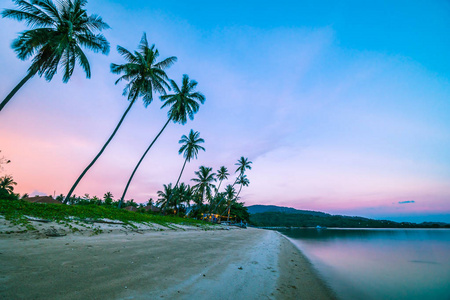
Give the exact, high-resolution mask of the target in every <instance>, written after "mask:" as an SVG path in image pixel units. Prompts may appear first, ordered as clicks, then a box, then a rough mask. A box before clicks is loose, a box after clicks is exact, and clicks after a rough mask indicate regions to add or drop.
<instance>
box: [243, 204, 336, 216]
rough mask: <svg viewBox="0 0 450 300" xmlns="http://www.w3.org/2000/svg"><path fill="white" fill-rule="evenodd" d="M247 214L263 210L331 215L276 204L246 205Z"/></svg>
mask: <svg viewBox="0 0 450 300" xmlns="http://www.w3.org/2000/svg"><path fill="white" fill-rule="evenodd" d="M247 210H248V213H249V214H260V213H265V212H279V213H287V214H307V215H313V216H331V215H330V214H327V213H323V212H320V211H313V210H299V209H295V208H292V207H284V206H276V205H251V206H247Z"/></svg>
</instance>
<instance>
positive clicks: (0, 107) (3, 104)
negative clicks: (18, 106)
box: [0, 72, 36, 111]
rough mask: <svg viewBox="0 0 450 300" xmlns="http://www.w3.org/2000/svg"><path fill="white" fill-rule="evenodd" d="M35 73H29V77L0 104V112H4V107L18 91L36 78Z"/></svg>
mask: <svg viewBox="0 0 450 300" xmlns="http://www.w3.org/2000/svg"><path fill="white" fill-rule="evenodd" d="M34 74H36V73H33V72H28V73H27V75H26V76H25V77H24V78H23V79H22V80H21V81H20V82H19V84H18V85H16V87H15V88H14V89H13V90H12V91H11V92H10V93H9V94H8V96H6V98H5V99H4V100H3V101H2V103H0V111H2V109H3V107H5V105H6V104H7V103H8V102H9V100H11V98H12V97H13V96H14V95H15V94H16V93H17V91H18V90H20V88H21V87H22V86H23V85H24V84H25V83H26V82H27V81H28V80H29V79H30V78H31V77H33V76H34Z"/></svg>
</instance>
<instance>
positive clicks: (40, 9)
mask: <svg viewBox="0 0 450 300" xmlns="http://www.w3.org/2000/svg"><path fill="white" fill-rule="evenodd" d="M14 3H15V4H16V5H17V6H18V9H5V10H3V11H2V17H3V18H11V19H14V20H17V21H24V22H25V23H26V24H27V25H28V26H29V27H31V28H32V29H30V30H25V31H23V32H21V33H20V34H19V37H17V38H16V39H15V40H14V41H13V43H12V45H11V47H12V48H13V49H14V51H15V52H16V54H17V57H18V58H19V59H20V60H26V59H28V58H30V57H33V59H32V62H31V66H30V67H29V68H28V71H27V74H26V76H25V77H24V78H23V79H22V80H21V81H20V82H19V84H17V86H16V87H15V88H14V89H13V90H12V91H11V92H10V93H9V94H8V95H7V96H6V98H5V99H4V100H3V101H2V102H1V103H0V111H1V110H2V109H3V107H4V106H5V105H6V104H7V103H8V102H9V100H11V98H12V97H13V96H14V95H15V94H16V93H17V91H18V90H19V89H20V88H21V87H22V86H23V85H24V84H25V83H26V82H27V81H28V80H29V79H30V78H32V77H33V76H34V75H36V74H38V75H39V76H44V77H45V79H46V80H47V81H51V80H52V78H53V76H54V75H55V74H56V72H57V70H58V65H59V66H61V68H62V69H63V71H64V73H63V82H64V83H66V82H68V81H69V79H70V77H71V76H72V74H73V71H74V69H75V64H76V63H78V64H79V65H80V67H81V68H82V69H83V71H84V72H85V73H86V77H87V78H90V77H91V67H90V65H89V61H88V59H87V57H86V55H85V54H84V52H83V50H82V48H86V49H89V50H92V51H94V52H101V53H103V54H108V53H109V43H108V41H107V40H106V38H105V37H104V36H103V35H102V34H95V32H97V31H102V30H103V29H108V28H109V26H108V24H106V23H105V22H103V20H102V18H101V17H100V16H98V15H88V14H87V13H86V10H85V9H84V6H85V5H86V4H87V1H86V0H74V1H72V0H62V1H58V2H57V4H55V3H53V1H52V0H45V1H44V0H41V1H39V0H31V1H28V2H27V1H23V0H14Z"/></svg>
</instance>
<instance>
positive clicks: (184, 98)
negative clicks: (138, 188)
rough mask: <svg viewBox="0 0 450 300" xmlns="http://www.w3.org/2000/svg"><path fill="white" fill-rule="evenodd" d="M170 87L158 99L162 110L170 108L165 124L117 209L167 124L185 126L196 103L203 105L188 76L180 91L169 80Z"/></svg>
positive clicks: (197, 106) (194, 109)
mask: <svg viewBox="0 0 450 300" xmlns="http://www.w3.org/2000/svg"><path fill="white" fill-rule="evenodd" d="M170 85H171V86H172V89H173V91H174V92H175V93H174V94H171V95H163V96H161V97H160V98H161V100H162V101H164V104H163V105H162V106H161V108H164V107H166V106H167V107H170V108H169V111H168V112H167V116H168V118H167V122H166V123H165V124H164V126H163V128H162V129H161V131H160V132H159V133H158V134H157V135H156V137H155V138H154V139H153V141H152V142H151V143H150V146H148V148H147V150H145V152H144V154H143V155H142V157H141V159H140V160H139V162H138V163H137V165H136V167H135V168H134V170H133V172H132V173H131V176H130V178H129V179H128V182H127V185H126V186H125V190H124V191H123V194H122V197H121V199H120V203H119V208H120V207H121V203H122V202H123V199H124V198H125V195H126V193H127V190H128V187H129V186H130V183H131V180H132V179H133V176H134V174H135V173H136V171H137V169H138V168H139V165H140V164H141V162H142V161H143V160H144V157H145V156H146V155H147V153H148V151H149V150H150V149H151V148H152V146H153V144H154V143H155V142H156V140H157V139H158V138H159V136H160V135H161V133H162V132H163V131H164V129H165V128H166V127H167V125H168V124H169V122H170V121H172V122H174V123H180V124H182V125H184V124H186V122H187V118H188V117H189V119H191V120H193V119H194V115H195V113H197V112H198V110H199V108H200V104H199V103H198V102H200V103H201V104H203V103H205V96H203V94H202V93H200V92H196V91H195V89H196V87H197V81H195V80H189V76H188V75H186V74H184V75H183V80H182V86H181V89H180V88H179V87H178V85H177V84H176V83H175V81H173V80H170Z"/></svg>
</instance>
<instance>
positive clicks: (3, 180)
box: [0, 175, 17, 195]
mask: <svg viewBox="0 0 450 300" xmlns="http://www.w3.org/2000/svg"><path fill="white" fill-rule="evenodd" d="M15 185H17V182H15V181H14V179H13V178H12V176H11V175H5V176H2V177H0V191H1V190H3V191H6V192H7V193H8V194H10V195H12V194H13V192H14V186H15Z"/></svg>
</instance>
